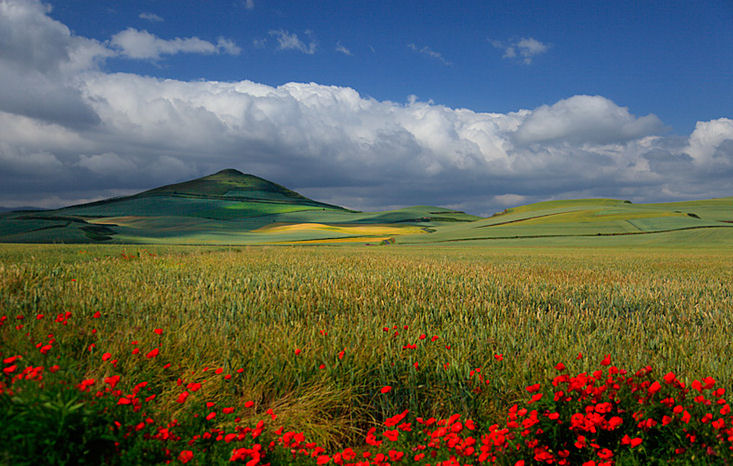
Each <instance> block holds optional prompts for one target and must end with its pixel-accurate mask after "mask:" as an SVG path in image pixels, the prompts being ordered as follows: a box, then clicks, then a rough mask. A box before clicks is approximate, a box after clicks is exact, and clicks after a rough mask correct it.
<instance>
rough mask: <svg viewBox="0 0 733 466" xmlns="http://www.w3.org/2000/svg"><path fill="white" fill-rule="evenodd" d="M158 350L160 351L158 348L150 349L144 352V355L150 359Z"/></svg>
mask: <svg viewBox="0 0 733 466" xmlns="http://www.w3.org/2000/svg"><path fill="white" fill-rule="evenodd" d="M159 352H160V351H159V350H158V348H155V349H153V350H151V351H150V352H149V353H148V354H146V355H145V357H146V358H148V359H152V358H154V357H156V356H157V355H158V353H159Z"/></svg>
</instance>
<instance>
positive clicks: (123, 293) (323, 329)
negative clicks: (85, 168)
mask: <svg viewBox="0 0 733 466" xmlns="http://www.w3.org/2000/svg"><path fill="white" fill-rule="evenodd" d="M684 233H685V232H678V233H677V234H684ZM416 237H419V236H416ZM493 241H494V242H492V243H491V244H496V245H502V246H503V247H500V248H499V247H496V248H490V247H479V246H478V244H480V242H478V243H476V244H477V246H471V245H470V244H472V242H466V243H464V244H462V245H460V246H458V245H449V246H439V247H432V248H430V249H428V248H425V247H422V246H410V245H396V246H383V247H371V248H367V247H364V246H331V247H327V248H326V247H306V246H268V247H239V248H236V247H184V246H148V247H145V248H143V247H141V246H140V247H138V246H130V245H127V246H120V245H57V246H52V245H3V246H1V247H0V277H1V278H0V306H1V308H2V315H4V316H6V318H5V320H4V324H3V325H2V326H1V327H0V335H1V336H2V338H1V341H2V348H1V350H2V357H3V358H8V357H12V356H15V355H22V358H23V359H22V360H23V364H22V366H23V367H25V365H27V364H30V365H31V366H49V365H51V364H56V365H58V366H59V367H60V369H58V371H57V372H54V373H53V374H50V373H47V374H46V375H45V377H46V379H47V380H48V381H49V382H47V383H49V384H50V381H51V380H63V381H64V382H63V383H64V384H67V385H68V386H70V387H72V386H75V385H77V384H79V383H81V382H82V381H83V380H92V381H93V382H92V383H93V384H97V385H93V386H94V387H98V388H96V389H95V390H97V389H100V390H101V388H100V387H102V386H104V385H105V384H104V383H102V382H101V381H102V380H106V378H108V377H111V376H114V375H119V376H120V379H119V380H120V381H119V384H120V385H119V386H120V387H124V388H122V390H123V392H124V393H125V394H126V393H129V391H130V390H132V389H133V385H134V384H137V383H139V382H141V381H145V382H147V388H146V390H148V393H151V394H156V395H157V401H156V402H157V404H154V405H152V403H153V402H151V406H148V405H145V406H146V407H145V408H144V409H145V412H146V413H147V414H146V415H150V419H151V420H152V422H151V425H150V426H149V427H148V426H146V425H145V424H144V423H143V427H142V428H141V429H147V430H143V433H144V432H148V433H149V435H152V434H151V432H157V431H156V430H155V429H157V428H158V427H159V423H160V425H162V424H164V423H165V422H168V421H170V419H174V418H175V419H179V421H180V422H181V424H182V426H183V427H181V429H182V431H183V430H184V427H185V422H186V421H185V419H191V420H193V418H192V417H191V416H193V415H194V414H196V416H199V415H200V416H201V418H198V420H197V421H196V422H198V423H199V424H196V426H198V427H197V428H200V429H204V430H206V429H212V428H213V429H216V428H220V429H224V430H226V429H227V428H230V429H231V428H233V427H232V426H233V425H234V423H235V421H233V420H232V419H230V418H225V417H223V416H221V414H220V417H218V418H212V419H207V420H206V421H204V419H203V416H205V415H206V413H207V412H208V411H211V409H208V408H207V407H204V401H208V402H212V403H216V406H219V407H222V406H227V407H229V406H231V407H233V408H234V409H235V411H236V412H237V413H238V417H241V420H240V422H242V423H246V422H252V423H254V422H256V420H257V419H261V418H262V417H263V416H264V417H266V418H268V419H269V417H268V416H269V414H266V412H267V410H272V411H270V412H272V413H275V414H276V415H277V421H276V422H275V420H274V419H273V421H272V422H273V427H275V425H277V426H281V427H284V428H285V429H292V430H294V431H296V432H302V433H303V435H304V437H305V438H307V439H309V440H310V441H313V442H315V443H317V444H318V445H321V446H323V447H324V449H325V450H324V451H326V452H329V451H330V452H332V451H337V450H339V451H340V449H343V448H344V447H347V446H348V447H353V448H354V449H355V450H357V451H358V448H359V447H358V446H359V445H363V438H364V435H365V433H367V431H368V430H369V429H370V428H371V427H373V426H379V425H380V424H381V423H383V422H384V421H385V420H387V419H389V418H390V417H392V416H395V415H396V414H399V413H401V412H403V410H409V412H410V413H412V415H414V416H422V417H424V418H428V417H431V416H432V417H435V418H439V419H440V418H447V417H448V416H451V415H452V414H461V415H462V416H463V418H462V419H468V418H470V419H471V420H472V421H473V422H475V424H476V425H477V426H479V429H480V430H481V431H482V432H483V431H485V429H487V428H488V426H490V425H492V424H495V423H502V422H504V421H506V413H507V410H508V409H510V408H511V407H512V406H513V405H514V404H516V403H521V402H522V400H526V399H527V398H528V393H527V390H525V387H529V386H532V384H535V383H542V384H543V387H544V386H546V385H545V384H547V381H548V380H551V379H552V378H553V377H554V376H555V375H556V374H557V371H558V370H557V369H556V368H555V366H556V365H557V364H558V363H561V362H562V363H564V364H565V365H567V367H568V371H570V372H572V373H582V372H593V371H594V370H596V369H598V368H599V367H600V366H599V362H600V361H601V359H604V357H605V356H606V355H610V358H611V360H612V364H613V367H619V368H623V369H628V370H629V371H631V373H633V372H635V371H637V370H638V369H641V368H644V367H646V366H647V365H649V366H651V367H652V373H651V374H652V376H655V377H657V379H660V380H661V376H662V375H664V374H666V373H669V372H672V373H674V374H676V375H677V377H679V380H680V381H681V382H682V383H683V384H686V385H687V386H689V385H690V384H691V383H692V382H693V381H696V380H702V379H703V378H705V377H711V378H712V380H714V381H716V384H715V389H718V388H722V389H724V390H725V393H728V394H729V393H730V391H731V390H733V367H731V365H730V361H731V359H733V333H732V331H731V329H733V285H731V283H733V269H732V268H731V266H730V264H731V260H732V259H733V252H731V249H730V248H727V249H726V248H710V247H707V248H706V247H688V248H685V249H682V248H679V247H676V246H675V245H676V243H675V241H677V242H680V241H683V240H681V239H677V240H673V241H672V242H671V243H670V244H671V246H669V247H658V248H648V247H646V246H644V245H643V244H642V246H643V247H636V248H635V247H633V246H632V247H629V246H628V244H626V245H624V244H623V243H620V246H621V247H617V246H614V245H613V244H610V245H607V247H602V248H598V247H593V248H585V247H583V244H584V243H583V241H585V240H584V239H582V238H581V239H579V241H580V242H579V243H577V244H566V245H565V246H563V245H562V244H559V245H555V247H552V248H550V247H543V246H539V245H538V244H537V243H536V241H537V240H531V239H530V240H527V241H528V242H525V243H522V242H521V241H520V242H517V241H516V240H515V241H514V242H511V241H508V240H506V241H504V240H493ZM532 241H535V242H534V243H533V242H532ZM631 244H632V245H633V243H631ZM662 244H664V243H662ZM688 244H690V243H688ZM65 313H70V314H69V315H68V316H67V317H66V318H64V317H63V316H65V315H66V314H65ZM59 315H60V316H62V318H61V321H59V320H58V316H59ZM37 316H41V317H37ZM95 316H96V318H95ZM54 318H56V320H54ZM64 319H66V320H64ZM60 322H67V323H68V325H67V324H63V325H62V324H61V323H60ZM92 329H93V330H94V331H93V332H92ZM153 329H160V333H159V334H158V333H155V332H153ZM49 334H52V335H53V336H52V337H48V335H49ZM29 336H30V338H29ZM49 338H50V339H52V340H53V342H51V343H48V346H49V347H45V346H42V345H43V344H45V343H47V340H48V339H49ZM132 342H134V344H133V343H132ZM39 348H41V349H43V348H46V351H45V352H42V351H40V350H39ZM134 348H140V349H141V350H139V351H140V352H139V353H137V354H134V353H133V350H134ZM153 348H157V349H159V354H158V352H155V353H154V357H153V356H151V357H148V358H146V357H145V355H146V354H147V355H150V354H151V353H149V351H151V349H153ZM107 354H108V355H109V356H105V355H107ZM579 355H581V356H580V357H579ZM112 362H114V364H112ZM18 370H20V366H19V368H18ZM215 370H216V371H215ZM12 375H13V371H10V372H8V371H6V372H5V376H6V385H5V389H6V390H7V388H8V385H7V382H8V378H9V377H11V376H12ZM225 375H229V377H228V378H224V376H225ZM181 379H182V383H183V385H184V386H181V385H180V384H179V385H177V383H176V380H181ZM709 380H710V379H709ZM31 382H32V381H31ZM192 382H193V383H201V386H202V388H201V390H200V391H198V392H196V393H193V392H192V393H191V397H190V399H191V400H193V401H191V402H186V404H183V403H180V402H178V403H177V402H175V400H176V397H179V398H178V399H179V400H180V394H181V392H182V391H183V390H184V389H185V388H186V385H185V384H189V383H192ZM115 383H117V382H115ZM693 385H694V384H693ZM383 387H390V388H391V390H390V391H388V392H385V393H383V392H382V389H383ZM113 388H114V387H113ZM550 388H552V387H551V386H550ZM26 390H29V391H30V390H31V389H30V388H27V389H26ZM59 390H60V389H59ZM74 391H76V390H74ZM189 391H191V390H189ZM107 392H109V390H107ZM99 393H106V392H104V390H102V392H99ZM120 396H123V395H120ZM125 396H126V395H125ZM0 397H1V396H0ZM140 398H142V396H141V397H140ZM102 399H104V398H102ZM3 400H4V401H3V403H4V404H3V405H2V407H3V409H4V410H5V411H4V412H5V415H11V414H12V415H15V416H20V413H22V412H24V411H22V410H21V411H17V409H18V408H17V406H15V405H13V404H12V403H10V404H8V403H9V402H8V401H7V399H5V398H3ZM197 400H198V401H197ZM248 402H250V403H251V404H250V405H249V406H250V407H249V408H247V407H246V403H248ZM28 403H29V405H28V406H31V405H33V403H32V401H28ZM197 403H198V404H197ZM14 406H15V407H14ZM14 409H16V411H14ZM28 409H30V408H28ZM34 409H37V410H40V411H42V408H40V407H36V408H34ZM110 409H111V408H110ZM117 409H119V407H117ZM690 409H692V408H690ZM204 411H206V412H204ZM212 412H213V411H212ZM153 413H154V414H153ZM121 416H122V415H121ZM125 416H128V417H127V418H125V419H127V422H133V421H132V420H130V419H132V416H133V415H132V414H125ZM123 417H124V416H122V417H121V419H122V418H123ZM138 417H139V416H138ZM16 421H18V422H21V425H22V426H24V428H27V429H30V430H33V429H34V428H36V429H40V430H41V431H44V432H45V431H47V430H49V426H48V425H45V424H42V423H40V421H38V422H39V424H38V425H34V424H33V422H34V421H32V420H27V419H24V420H21V419H19V418H16ZM108 421H111V420H108ZM49 422H51V421H49ZM85 422H87V421H85ZM625 422H628V421H625ZM716 422H717V421H716ZM723 422H724V423H725V422H726V421H723ZM124 423H125V421H124V420H123V421H122V424H124ZM202 423H203V424H202ZM724 425H725V424H724ZM54 427H58V426H54ZM631 430H633V431H634V432H637V429H635V428H634V429H631ZM631 430H630V431H628V432H631ZM8 432H9V429H7V428H6V429H5V431H4V434H3V435H6V436H7V435H11V434H12V432H10V433H8ZM625 432H626V431H625ZM637 433H638V434H639V435H640V437H639V438H642V437H644V435H646V437H644V438H646V439H647V445H649V448H648V453H644V454H647V455H648V454H652V453H654V452H655V451H656V452H657V454H658V452H659V451H661V450H659V448H662V447H659V446H658V447H657V448H658V450H653V449H652V445H656V444H657V443H659V440H658V439H657V440H651V439H652V438H653V435H652V434H653V432H652V433H649V432H647V433H646V434H644V432H642V431H641V430H639V432H637ZM39 435H40V434H39ZM140 435H141V437H140V438H141V439H142V438H143V437H142V433H141V434H140ZM660 435H661V434H660ZM666 435H668V438H667V437H665V438H667V440H666V442H667V443H664V442H662V443H663V445H664V446H667V447H669V448H671V449H672V450H674V449H675V448H679V447H680V445H682V443H683V442H687V444H689V441H688V440H687V439H685V438H682V439H678V438H677V437H675V436H669V434H666ZM699 435H702V434H699ZM125 438H126V439H128V437H125ZM133 438H135V437H133ZM148 438H149V437H148ZM186 440H188V439H187V438H186V439H183V440H181V441H179V443H175V442H173V443H171V445H172V446H174V448H177V450H174V448H171V450H174V451H173V452H172V453H170V452H169V455H173V456H172V457H173V458H176V456H177V455H178V454H179V451H181V450H182V449H185V451H189V450H190V451H191V452H192V454H195V455H196V456H195V458H196V460H197V461H198V460H199V459H200V458H207V459H205V460H204V459H201V461H203V462H202V463H201V464H204V463H205V462H217V461H219V460H221V458H220V457H216V456H215V455H216V452H219V453H220V454H221V452H222V451H226V452H228V453H226V454H225V456H226V458H224V459H229V455H230V454H231V452H232V448H233V447H232V445H225V446H224V447H216V446H215V445H213V444H212V445H211V446H209V447H206V448H203V447H201V446H200V443H196V441H192V443H191V444H190V445H189V444H186V443H185V441H186ZM614 441H617V442H620V437H619V439H616V440H614ZM129 442H132V440H129V439H128V443H129ZM140 442H141V443H140V444H134V445H133V446H129V445H128V444H125V445H128V447H127V448H128V449H127V450H125V452H124V453H125V454H127V455H128V458H138V460H139V458H142V456H135V455H142V453H140V451H143V450H145V448H148V449H153V450H155V451H156V452H157V453H156V454H157V455H158V456H154V458H157V459H155V460H153V459H151V458H153V456H151V457H150V458H148V460H149V461H151V462H156V461H164V460H165V458H166V457H165V455H164V454H163V453H160V451H158V450H161V451H162V450H163V447H162V446H161V447H157V446H156V447H150V446H148V447H143V446H140V445H144V442H143V440H140ZM149 442H150V441H149ZM654 442H657V443H654ZM221 443H224V442H221ZM227 443H228V442H227ZM678 443H679V445H678ZM135 445H136V446H135ZM156 445H157V444H156ZM191 445H192V446H191ZM395 445H397V444H396V443H395ZM18 448H20V447H18ZM29 448H30V447H29ZM33 448H40V447H38V445H35V446H34V447H33ZM136 448H137V450H136ZM156 448H157V450H156ZM217 448H219V450H217ZM721 448H722V449H716V455H721V454H723V455H726V454H727V455H730V451H729V450H726V449H725V448H726V447H721ZM141 449H142V450H141ZM11 450H12V449H11ZM627 450H628V448H627ZM29 451H35V450H34V449H30V450H29ZM145 451H147V450H145ZM683 451H684V449H683ZM726 451H727V453H726ZM136 452H137V453H136ZM16 453H17V452H16ZM16 453H13V452H12V451H10V452H6V453H5V454H6V455H12V454H16ZM21 453H22V452H21ZM26 453H27V452H26ZM667 453H668V452H667ZM147 454H150V455H152V453H147ZM385 454H386V453H385ZM411 454H414V453H411ZM477 454H478V453H477ZM574 454H575V453H574ZM616 454H617V455H619V454H621V453H618V452H617V453H616ZM206 455H209V456H206ZM639 455H642V453H639ZM622 457H623V456H622ZM11 458H14V457H12V456H11ZM146 458H147V457H146ZM168 458H171V456H169V457H168ZM217 458H219V459H217ZM329 458H331V459H332V457H329ZM512 458H513V457H512ZM530 458H531V455H530ZM627 458H628V461H631V459H633V458H637V459H636V460H634V461H638V462H640V463H643V462H646V461H648V460H649V457H648V456H643V455H642V456H638V457H634V456H627ZM639 458H641V459H639ZM643 458H647V459H646V460H644V459H643ZM680 458H681V460H680V461H682V462H683V463H684V462H685V461H692V460H691V459H690V458H691V457H690V456H684V455H681V456H680ZM711 458H715V457H711ZM16 459H17V458H16ZM515 459H516V458H514V459H512V460H511V461H512V464H514V460H515ZM596 459H598V458H596ZM698 460H700V458H699V457H698ZM499 461H500V462H501V461H509V460H506V459H505V460H501V458H500V459H499ZM133 462H134V461H133ZM303 464H314V463H303ZM632 464H633V462H632Z"/></svg>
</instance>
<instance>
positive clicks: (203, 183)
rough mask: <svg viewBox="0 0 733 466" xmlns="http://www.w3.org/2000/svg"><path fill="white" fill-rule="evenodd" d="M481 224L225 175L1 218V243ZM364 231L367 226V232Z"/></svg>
mask: <svg viewBox="0 0 733 466" xmlns="http://www.w3.org/2000/svg"><path fill="white" fill-rule="evenodd" d="M476 219H478V217H475V216H472V215H467V214H464V213H463V212H454V211H451V210H449V209H443V208H440V207H431V206H416V207H410V208H405V209H399V210H395V211H385V212H355V211H352V210H348V209H345V208H343V207H339V206H335V205H331V204H325V203H322V202H318V201H315V200H313V199H309V198H307V197H305V196H303V195H301V194H299V193H297V192H295V191H291V190H290V189H287V188H285V187H283V186H281V185H279V184H276V183H273V182H270V181H268V180H265V179H263V178H260V177H257V176H254V175H248V174H244V173H242V172H239V171H237V170H234V169H227V170H222V171H220V172H217V173H215V174H213V175H209V176H205V177H202V178H197V179H194V180H189V181H185V182H182V183H176V184H171V185H167V186H162V187H159V188H154V189H151V190H148V191H144V192H142V193H139V194H136V195H133V196H127V197H120V198H113V199H107V200H103V201H97V202H92V203H88V204H81V205H76V206H70V207H65V208H62V209H56V210H46V211H37V212H11V213H5V214H2V215H0V241H2V242H34V243H54V242H72V243H73V242H79V243H83V242H112V243H178V244H204V243H214V244H244V243H263V242H265V243H267V242H299V241H314V240H317V241H323V240H326V241H353V240H358V241H367V242H369V241H376V242H379V241H383V240H387V239H389V238H391V237H392V236H396V235H404V234H417V233H424V232H425V231H426V230H425V229H426V228H432V227H436V226H438V225H441V224H445V223H455V222H468V221H473V220H476ZM365 225H370V227H369V228H365Z"/></svg>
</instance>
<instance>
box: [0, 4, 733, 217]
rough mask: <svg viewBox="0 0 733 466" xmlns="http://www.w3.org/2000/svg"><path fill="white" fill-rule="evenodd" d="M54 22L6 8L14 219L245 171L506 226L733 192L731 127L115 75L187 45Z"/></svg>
mask: <svg viewBox="0 0 733 466" xmlns="http://www.w3.org/2000/svg"><path fill="white" fill-rule="evenodd" d="M48 14H49V12H48V10H47V9H46V8H45V7H44V6H43V5H42V4H40V3H38V2H31V1H22V2H16V1H10V0H5V1H2V2H0V51H2V52H0V81H2V82H3V83H4V84H5V83H7V84H6V85H4V86H2V87H1V88H2V89H1V90H0V205H5V206H27V205H39V206H45V207H57V206H60V205H64V204H70V203H76V202H80V201H87V200H94V199H99V198H104V197H109V196H114V195H124V194H131V193H133V192H137V191H141V190H143V189H149V188H152V187H155V186H159V185H162V184H167V183H173V182H177V181H182V180H184V179H188V178H192V177H197V176H202V175H205V174H209V173H212V172H214V171H217V170H220V169H222V168H228V167H232V168H237V169H239V170H242V171H244V172H248V173H253V174H257V175H259V176H262V177H265V178H268V179H271V180H273V181H276V182H278V183H280V184H284V185H286V186H288V187H290V188H293V189H296V190H298V191H300V192H302V193H303V194H305V195H308V196H310V197H313V198H315V199H318V200H321V201H324V202H332V203H337V204H341V205H345V206H348V207H352V208H357V209H365V210H372V209H383V208H391V207H397V206H404V205H411V204H434V205H442V206H446V207H453V208H459V209H463V210H467V211H469V212H472V213H476V214H491V213H493V212H495V211H497V210H501V209H503V208H504V207H507V206H511V205H516V204H521V203H525V202H532V201H538V200H545V199H552V198H567V197H616V198H623V199H631V200H633V201H635V202H642V201H661V200H677V199H689V198H706V197H715V196H729V195H732V194H733V192H731V185H730V179H731V176H733V120H731V119H729V118H720V119H716V120H712V121H701V122H698V123H697V126H696V128H695V130H694V131H693V132H692V133H691V134H690V135H688V136H674V135H667V134H666V133H665V128H664V125H663V123H662V122H661V121H660V120H659V119H658V118H657V117H656V116H654V115H644V116H637V115H634V114H633V113H632V112H631V111H630V110H629V109H628V108H626V107H623V106H621V105H618V104H617V103H615V102H613V101H611V100H609V99H607V98H605V97H602V96H597V95H576V96H571V97H569V98H567V99H563V100H560V101H559V102H555V103H550V104H547V105H543V106H540V107H538V108H535V109H523V110H518V111H516V112H510V113H479V112H474V111H472V110H469V109H454V108H449V107H446V106H442V105H436V104H433V103H431V102H420V101H418V100H416V99H410V100H409V101H407V102H404V103H397V102H390V101H379V100H376V99H373V98H369V97H365V96H362V95H360V94H359V93H358V92H357V91H356V90H354V89H351V88H347V87H338V86H327V85H320V84H315V83H287V84H284V85H281V86H276V87H274V86H268V85H264V84H260V83H255V82H251V81H247V80H243V81H239V82H215V81H192V82H186V81H179V80H164V79H157V78H152V77H145V76H139V75H135V74H125V73H107V72H105V71H104V60H105V59H106V58H108V57H110V56H114V55H115V54H116V53H118V51H117V47H120V48H121V49H122V50H128V51H130V54H131V55H130V56H131V57H132V56H133V55H134V54H137V56H140V58H152V57H151V53H152V55H153V56H160V55H162V54H164V53H169V52H167V51H166V50H167V49H165V47H168V46H171V47H174V48H175V47H181V48H182V47H184V45H183V44H184V43H185V41H184V42H177V43H176V44H177V45H170V44H169V42H168V41H166V42H165V43H166V44H168V45H165V46H163V45H160V43H158V42H156V41H152V44H153V46H152V48H148V49H145V47H142V48H140V49H136V48H135V47H134V46H128V47H127V48H125V47H124V46H121V45H116V44H115V42H114V38H112V39H111V40H110V41H109V42H107V43H101V42H98V41H95V40H92V39H88V38H84V37H80V36H76V35H74V34H72V33H71V32H70V31H69V29H68V28H67V27H66V26H65V25H63V24H61V23H59V22H57V21H55V20H53V19H52V18H51V17H49V16H48ZM128 31H129V30H128ZM133 31H135V30H133ZM123 32H124V31H123ZM139 32H140V31H135V34H138V33H139ZM283 32H284V31H283ZM138 35H139V34H138ZM203 42H205V41H203ZM146 43H147V44H148V45H149V44H150V43H151V42H150V41H148V42H146ZM156 44H157V45H156ZM186 44H188V45H185V47H190V48H191V49H196V48H197V47H199V48H200V49H201V50H204V49H206V50H212V49H211V48H210V47H216V48H218V47H223V46H220V45H219V44H217V45H214V44H213V43H208V44H209V45H208V46H207V45H202V44H198V45H197V44H194V43H186ZM304 46H305V45H304ZM305 47H306V49H308V47H309V46H305ZM314 47H315V46H314ZM224 49H225V48H222V49H221V50H224ZM143 50H153V51H154V52H155V53H153V52H147V53H144V52H143ZM134 51H136V52H134ZM180 51H183V50H180ZM212 53H215V52H212ZM156 54H157V55H156ZM29 83H30V84H29ZM27 89H31V90H32V92H31V91H28V90H27Z"/></svg>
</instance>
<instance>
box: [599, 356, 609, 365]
mask: <svg viewBox="0 0 733 466" xmlns="http://www.w3.org/2000/svg"><path fill="white" fill-rule="evenodd" d="M609 365H611V355H610V354H607V355H606V357H605V358H603V361H601V366H609Z"/></svg>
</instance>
